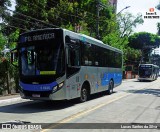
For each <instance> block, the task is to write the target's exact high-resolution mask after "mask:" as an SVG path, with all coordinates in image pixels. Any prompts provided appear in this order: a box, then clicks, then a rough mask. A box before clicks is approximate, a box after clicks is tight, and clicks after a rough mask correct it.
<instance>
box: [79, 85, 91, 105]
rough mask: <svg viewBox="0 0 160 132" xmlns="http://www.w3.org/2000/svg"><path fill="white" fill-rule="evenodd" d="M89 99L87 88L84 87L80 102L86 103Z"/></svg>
mask: <svg viewBox="0 0 160 132" xmlns="http://www.w3.org/2000/svg"><path fill="white" fill-rule="evenodd" d="M88 99H89V91H88V90H87V88H86V87H85V86H84V87H83V88H82V89H81V96H80V102H86V101H87V100H88Z"/></svg>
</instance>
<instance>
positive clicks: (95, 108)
mask: <svg viewBox="0 0 160 132" xmlns="http://www.w3.org/2000/svg"><path fill="white" fill-rule="evenodd" d="M156 84H158V83H154V84H151V85H148V86H145V87H142V88H139V89H138V90H135V91H134V92H133V93H135V92H136V91H139V90H142V89H144V88H146V87H149V86H153V85H156ZM133 93H124V95H121V96H119V97H117V98H114V99H112V100H109V101H107V102H105V103H102V104H100V105H97V106H94V107H92V108H88V109H86V110H83V111H81V112H78V113H76V114H74V115H71V116H69V117H66V118H64V119H62V120H60V121H59V122H57V123H56V124H54V125H50V126H48V127H47V129H44V130H42V132H47V131H49V130H51V129H56V127H59V126H61V125H62V124H61V123H67V122H69V121H71V120H74V119H76V118H79V117H81V116H83V115H85V114H88V113H90V112H92V111H94V110H97V109H99V108H101V107H103V106H105V105H108V104H110V103H112V102H115V101H117V100H119V99H121V98H124V97H126V96H128V95H130V94H133Z"/></svg>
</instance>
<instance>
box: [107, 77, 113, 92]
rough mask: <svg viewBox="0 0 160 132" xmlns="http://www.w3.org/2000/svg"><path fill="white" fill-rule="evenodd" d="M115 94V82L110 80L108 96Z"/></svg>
mask: <svg viewBox="0 0 160 132" xmlns="http://www.w3.org/2000/svg"><path fill="white" fill-rule="evenodd" d="M112 93H113V81H112V80H110V82H109V86H108V90H107V94H109V95H110V94H112Z"/></svg>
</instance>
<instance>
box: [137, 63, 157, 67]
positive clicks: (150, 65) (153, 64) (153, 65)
mask: <svg viewBox="0 0 160 132" xmlns="http://www.w3.org/2000/svg"><path fill="white" fill-rule="evenodd" d="M141 65H147V66H154V67H159V66H158V65H154V64H139V66H141Z"/></svg>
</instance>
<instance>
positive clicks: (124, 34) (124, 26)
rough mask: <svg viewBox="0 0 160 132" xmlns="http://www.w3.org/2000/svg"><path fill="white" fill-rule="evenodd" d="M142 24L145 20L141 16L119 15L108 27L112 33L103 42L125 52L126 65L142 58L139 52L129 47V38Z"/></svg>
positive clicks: (111, 20)
mask: <svg viewBox="0 0 160 132" xmlns="http://www.w3.org/2000/svg"><path fill="white" fill-rule="evenodd" d="M115 18H117V20H118V22H116V19H115ZM142 23H143V20H142V16H141V15H140V14H137V15H136V16H133V15H132V14H130V13H126V14H119V15H118V16H115V17H113V18H112V19H110V22H109V25H110V26H108V27H110V33H109V34H108V35H106V36H105V37H104V38H103V41H104V42H105V43H107V44H109V45H111V46H113V47H116V48H119V49H121V50H122V51H123V53H124V54H123V59H124V63H127V61H128V60H131V61H135V60H137V59H138V58H139V56H140V53H139V52H138V51H137V50H135V49H134V48H132V47H128V37H129V36H130V35H131V34H132V33H133V31H134V28H135V27H136V26H137V25H138V24H142ZM133 57H134V58H133Z"/></svg>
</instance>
